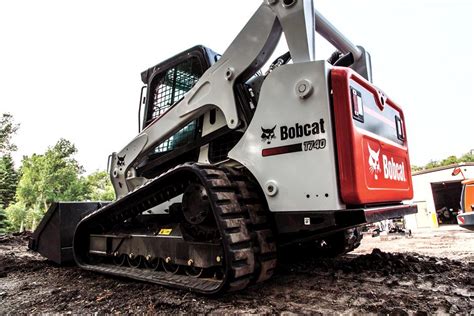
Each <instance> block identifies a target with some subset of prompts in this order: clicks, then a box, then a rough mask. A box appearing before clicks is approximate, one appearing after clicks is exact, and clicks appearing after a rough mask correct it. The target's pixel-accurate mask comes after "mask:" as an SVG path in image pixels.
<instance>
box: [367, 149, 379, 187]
mask: <svg viewBox="0 0 474 316" xmlns="http://www.w3.org/2000/svg"><path fill="white" fill-rule="evenodd" d="M367 147H368V148H369V170H370V173H371V174H373V175H374V178H375V180H377V179H378V178H379V176H378V175H377V174H378V173H380V172H382V169H380V162H379V156H380V148H379V150H378V151H375V150H373V149H372V148H370V145H369V144H367Z"/></svg>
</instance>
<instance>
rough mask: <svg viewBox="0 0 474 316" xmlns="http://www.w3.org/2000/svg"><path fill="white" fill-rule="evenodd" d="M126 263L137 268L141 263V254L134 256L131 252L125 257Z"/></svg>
mask: <svg viewBox="0 0 474 316" xmlns="http://www.w3.org/2000/svg"><path fill="white" fill-rule="evenodd" d="M127 261H128V265H129V266H131V267H132V268H139V267H140V266H141V264H142V256H135V255H133V253H131V254H130V255H129V256H128V257H127Z"/></svg>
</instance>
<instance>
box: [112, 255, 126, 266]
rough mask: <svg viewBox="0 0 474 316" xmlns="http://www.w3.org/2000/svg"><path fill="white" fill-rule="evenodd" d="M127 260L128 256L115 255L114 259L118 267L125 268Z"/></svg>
mask: <svg viewBox="0 0 474 316" xmlns="http://www.w3.org/2000/svg"><path fill="white" fill-rule="evenodd" d="M126 260H127V256H126V255H119V254H117V255H114V258H113V262H114V264H115V265H116V266H119V267H121V266H123V265H124V264H125V261H126Z"/></svg>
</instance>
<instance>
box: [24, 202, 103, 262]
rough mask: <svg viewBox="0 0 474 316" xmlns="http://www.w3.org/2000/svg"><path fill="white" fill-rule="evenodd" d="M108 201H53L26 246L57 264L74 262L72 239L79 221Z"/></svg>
mask: <svg viewBox="0 0 474 316" xmlns="http://www.w3.org/2000/svg"><path fill="white" fill-rule="evenodd" d="M108 203H109V202H54V203H52V204H51V206H50V207H49V209H48V211H47V212H46V214H45V215H44V217H43V219H42V220H41V222H40V224H39V225H38V228H36V230H35V231H34V233H33V235H32V237H31V240H30V242H29V244H28V248H30V249H31V250H34V251H37V252H39V253H40V254H41V255H43V256H44V257H46V258H48V259H49V260H51V261H54V262H56V263H57V264H60V265H64V264H68V263H72V262H74V256H73V253H72V239H73V237H74V231H75V230H76V225H77V223H79V221H80V220H81V219H82V218H84V216H86V215H87V214H89V213H91V212H93V211H95V210H97V209H99V208H101V207H103V206H105V205H107V204H108Z"/></svg>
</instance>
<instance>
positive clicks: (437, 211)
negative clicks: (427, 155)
mask: <svg viewBox="0 0 474 316" xmlns="http://www.w3.org/2000/svg"><path fill="white" fill-rule="evenodd" d="M456 168H459V169H460V171H458V172H454V171H455V169H456ZM456 173H457V174H456ZM412 178H413V191H414V196H413V202H414V203H416V204H418V214H414V215H409V216H406V217H405V221H406V227H407V228H428V227H431V228H435V227H438V225H444V224H456V218H455V215H456V214H457V212H458V210H459V209H460V199H461V189H462V184H461V182H462V180H464V179H469V178H474V163H472V162H468V163H460V164H455V165H450V166H443V167H438V168H433V169H429V170H423V171H418V172H414V173H413V174H412Z"/></svg>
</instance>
